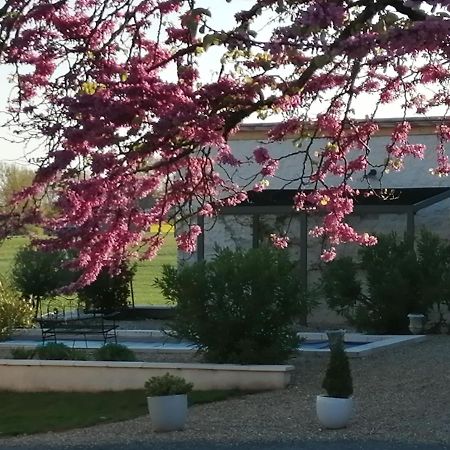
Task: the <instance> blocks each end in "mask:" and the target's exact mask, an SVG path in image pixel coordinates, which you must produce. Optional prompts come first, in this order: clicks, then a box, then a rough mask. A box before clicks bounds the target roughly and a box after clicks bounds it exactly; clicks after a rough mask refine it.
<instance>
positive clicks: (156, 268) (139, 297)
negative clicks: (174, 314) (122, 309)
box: [0, 230, 177, 309]
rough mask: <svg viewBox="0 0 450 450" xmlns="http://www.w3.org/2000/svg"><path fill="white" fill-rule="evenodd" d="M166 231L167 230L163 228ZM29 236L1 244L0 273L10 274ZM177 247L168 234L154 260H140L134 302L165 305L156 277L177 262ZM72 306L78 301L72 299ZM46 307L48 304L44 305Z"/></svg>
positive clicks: (59, 302)
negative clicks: (165, 266)
mask: <svg viewBox="0 0 450 450" xmlns="http://www.w3.org/2000/svg"><path fill="white" fill-rule="evenodd" d="M163 231H165V230H163ZM27 242H28V238H26V237H22V236H18V237H13V238H11V239H8V240H6V241H5V242H3V244H2V245H1V246H0V275H5V276H8V275H9V273H10V270H11V266H12V263H13V260H14V256H15V254H16V253H17V250H18V249H19V248H21V247H22V246H24V245H26V244H27ZM176 260H177V247H176V241H175V237H174V235H173V233H169V234H168V235H167V238H166V241H165V243H164V245H163V247H162V248H161V250H160V252H159V254H158V256H157V257H156V258H155V259H153V260H152V261H140V262H139V263H138V267H137V272H136V276H135V278H134V281H133V292H134V303H135V304H136V305H164V304H166V299H165V298H164V297H163V296H162V294H161V292H160V290H159V289H158V288H157V287H155V286H153V282H154V279H155V278H156V277H157V276H158V275H160V274H161V271H162V266H163V265H164V264H173V265H175V264H176ZM64 303H65V301H64V299H62V298H57V299H56V300H53V301H52V302H51V308H54V307H57V308H61V307H62V305H63V304H64ZM72 303H73V304H72V306H73V307H75V306H76V302H73V301H72ZM43 309H46V305H43Z"/></svg>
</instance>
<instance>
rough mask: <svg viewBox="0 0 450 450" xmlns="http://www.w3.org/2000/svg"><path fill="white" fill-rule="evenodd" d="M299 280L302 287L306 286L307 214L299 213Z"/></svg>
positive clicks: (305, 287)
mask: <svg viewBox="0 0 450 450" xmlns="http://www.w3.org/2000/svg"><path fill="white" fill-rule="evenodd" d="M300 282H301V284H302V288H303V289H305V290H306V289H307V287H308V216H307V215H306V214H305V213H302V214H300Z"/></svg>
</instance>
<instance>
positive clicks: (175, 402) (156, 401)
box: [145, 373, 193, 431]
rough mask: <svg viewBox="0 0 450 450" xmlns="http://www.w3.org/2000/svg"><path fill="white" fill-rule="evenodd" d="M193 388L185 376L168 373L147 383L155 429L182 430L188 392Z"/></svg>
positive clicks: (148, 402)
mask: <svg viewBox="0 0 450 450" xmlns="http://www.w3.org/2000/svg"><path fill="white" fill-rule="evenodd" d="M192 388H193V384H192V383H187V382H186V380H185V379H184V378H181V377H177V376H174V375H170V374H169V373H166V374H165V375H163V376H158V377H152V378H150V379H149V380H148V381H146V383H145V390H146V392H147V405H148V412H149V414H150V419H151V421H152V429H153V431H176V430H182V429H183V428H184V424H185V422H186V416H187V407H188V404H187V394H188V392H190V391H191V390H192Z"/></svg>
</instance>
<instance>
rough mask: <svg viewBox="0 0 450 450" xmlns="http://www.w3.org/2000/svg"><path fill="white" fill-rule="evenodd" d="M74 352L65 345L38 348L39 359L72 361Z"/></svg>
mask: <svg viewBox="0 0 450 450" xmlns="http://www.w3.org/2000/svg"><path fill="white" fill-rule="evenodd" d="M73 353H74V351H73V350H72V349H71V348H70V347H68V346H67V345H65V344H61V343H56V342H55V343H53V342H51V343H49V344H45V345H40V346H39V347H36V355H37V357H38V359H52V360H71V359H73V358H72V356H73Z"/></svg>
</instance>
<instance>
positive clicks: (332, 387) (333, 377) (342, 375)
mask: <svg viewBox="0 0 450 450" xmlns="http://www.w3.org/2000/svg"><path fill="white" fill-rule="evenodd" d="M322 387H323V388H324V389H325V391H326V392H327V395H328V397H335V398H348V397H350V396H351V395H352V394H353V380H352V375H351V372H350V364H349V361H348V357H347V354H346V353H345V350H344V344H343V343H342V342H341V343H338V344H336V345H333V346H332V347H331V348H330V360H329V362H328V367H327V371H326V373H325V378H324V380H323V383H322Z"/></svg>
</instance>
